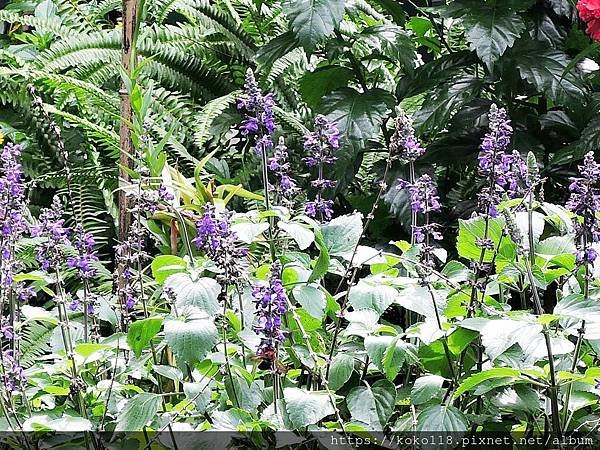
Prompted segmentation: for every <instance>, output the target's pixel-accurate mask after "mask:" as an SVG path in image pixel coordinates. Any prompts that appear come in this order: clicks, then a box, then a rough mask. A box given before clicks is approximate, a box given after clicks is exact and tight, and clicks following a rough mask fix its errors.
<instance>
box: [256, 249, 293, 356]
mask: <svg viewBox="0 0 600 450" xmlns="http://www.w3.org/2000/svg"><path fill="white" fill-rule="evenodd" d="M280 277H281V264H280V263H279V262H278V261H275V262H274V263H273V264H272V265H271V276H270V279H269V283H268V285H266V286H265V285H256V286H254V287H253V289H252V297H254V302H255V303H256V322H255V325H254V330H255V331H256V333H258V334H259V335H260V336H261V342H260V344H259V346H258V348H257V350H256V354H257V356H263V355H266V354H275V355H276V354H277V348H278V346H279V344H281V343H282V342H283V341H284V340H285V332H284V331H283V330H282V329H281V325H282V317H283V316H284V314H285V313H286V312H287V303H288V297H287V293H286V292H285V288H284V286H283V283H282V281H281V278H280Z"/></svg>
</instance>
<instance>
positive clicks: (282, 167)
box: [268, 137, 300, 206]
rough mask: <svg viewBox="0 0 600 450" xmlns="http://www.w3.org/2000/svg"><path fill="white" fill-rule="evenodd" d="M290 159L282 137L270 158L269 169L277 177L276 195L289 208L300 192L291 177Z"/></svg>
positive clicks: (274, 188)
mask: <svg viewBox="0 0 600 450" xmlns="http://www.w3.org/2000/svg"><path fill="white" fill-rule="evenodd" d="M288 158H289V155H288V149H287V147H286V146H285V142H284V139H283V137H280V138H279V143H278V144H277V146H276V147H275V151H274V152H273V156H272V157H271V158H269V161H268V169H269V171H270V172H271V173H272V174H273V175H274V176H275V183H274V185H273V186H272V188H273V190H274V192H275V195H276V196H278V197H279V198H280V199H281V200H282V202H283V203H284V204H285V205H287V206H289V205H291V204H292V199H293V198H294V196H295V195H296V194H297V193H298V192H299V191H300V188H299V187H298V185H297V184H296V182H295V181H294V179H293V178H292V177H291V176H290V163H289V160H288Z"/></svg>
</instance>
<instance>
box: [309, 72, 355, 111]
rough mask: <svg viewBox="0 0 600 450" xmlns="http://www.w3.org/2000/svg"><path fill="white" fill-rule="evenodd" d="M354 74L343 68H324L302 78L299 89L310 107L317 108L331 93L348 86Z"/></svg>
mask: <svg viewBox="0 0 600 450" xmlns="http://www.w3.org/2000/svg"><path fill="white" fill-rule="evenodd" d="M353 78H354V72H353V71H352V70H351V69H348V68H347V67H342V66H324V67H319V68H317V69H315V71H313V72H306V73H305V74H304V75H303V76H302V78H300V81H299V86H298V89H299V91H300V94H301V95H302V98H303V99H304V101H305V102H306V104H307V105H308V106H310V107H311V108H315V107H316V106H317V105H318V104H319V102H320V101H321V99H322V98H323V97H324V96H325V95H327V94H329V93H330V92H332V91H334V90H336V89H339V88H343V87H346V86H348V81H350V80H352V79H353Z"/></svg>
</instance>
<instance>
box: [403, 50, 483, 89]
mask: <svg viewBox="0 0 600 450" xmlns="http://www.w3.org/2000/svg"><path fill="white" fill-rule="evenodd" d="M476 61H477V58H476V57H475V55H474V54H473V53H471V52H468V51H461V52H455V53H451V54H449V55H442V56H440V57H439V58H437V59H434V60H433V61H429V62H428V63H426V64H423V65H422V66H420V67H417V68H416V69H415V70H414V71H413V72H412V73H409V74H407V75H406V76H403V77H402V78H400V81H399V82H398V86H397V87H396V96H397V97H398V99H404V98H407V97H413V96H415V95H418V94H421V93H423V92H427V91H429V90H431V89H432V88H435V87H437V86H439V85H441V84H442V83H444V82H445V81H446V80H448V79H449V78H453V77H454V76H456V75H458V72H459V71H461V70H462V69H463V68H464V67H465V66H469V65H471V64H473V63H474V62H476Z"/></svg>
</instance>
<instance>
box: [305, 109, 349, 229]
mask: <svg viewBox="0 0 600 450" xmlns="http://www.w3.org/2000/svg"><path fill="white" fill-rule="evenodd" d="M339 147H340V131H339V130H338V128H337V125H336V124H335V123H333V122H331V121H329V120H328V119H327V118H326V117H325V116H322V115H318V116H317V117H315V122H314V131H312V132H310V133H308V134H307V135H306V136H304V149H305V150H306V151H307V153H308V156H307V157H305V158H304V163H305V164H306V165H307V166H308V167H309V168H312V167H318V178H317V179H316V180H314V181H312V182H311V185H312V186H313V187H314V188H316V189H317V195H316V196H315V199H314V201H309V202H307V203H306V204H305V205H304V212H305V213H306V215H307V216H309V217H312V218H316V217H319V218H320V219H321V220H326V221H328V220H331V217H332V214H333V201H332V200H326V199H325V198H324V193H325V190H326V189H332V188H334V187H335V185H336V182H335V181H333V180H329V179H326V178H324V176H323V169H324V166H327V165H332V164H333V163H335V161H336V160H337V157H336V156H335V151H336V150H338V149H339Z"/></svg>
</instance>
